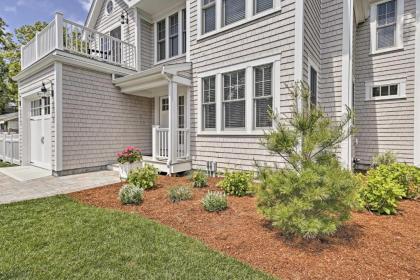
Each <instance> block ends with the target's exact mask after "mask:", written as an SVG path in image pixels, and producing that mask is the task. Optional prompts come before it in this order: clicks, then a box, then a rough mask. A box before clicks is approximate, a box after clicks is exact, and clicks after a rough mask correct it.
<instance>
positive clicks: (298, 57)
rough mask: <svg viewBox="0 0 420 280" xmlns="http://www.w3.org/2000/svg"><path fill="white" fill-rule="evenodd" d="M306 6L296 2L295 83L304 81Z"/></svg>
mask: <svg viewBox="0 0 420 280" xmlns="http://www.w3.org/2000/svg"><path fill="white" fill-rule="evenodd" d="M303 14H304V4H303V1H296V2H295V66H294V68H295V71H294V81H295V82H299V81H302V80H303V36H304V35H303V34H304V22H303Z"/></svg>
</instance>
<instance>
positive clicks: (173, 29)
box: [169, 13, 179, 57]
mask: <svg viewBox="0 0 420 280" xmlns="http://www.w3.org/2000/svg"><path fill="white" fill-rule="evenodd" d="M178 21H179V18H178V13H176V14H173V15H172V16H170V17H169V57H174V56H177V55H178V45H179V43H178V38H179V36H178Z"/></svg>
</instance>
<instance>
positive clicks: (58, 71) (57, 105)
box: [54, 62, 63, 171]
mask: <svg viewBox="0 0 420 280" xmlns="http://www.w3.org/2000/svg"><path fill="white" fill-rule="evenodd" d="M54 68H55V83H54V115H55V118H54V128H55V129H54V132H55V135H54V138H55V155H54V156H55V171H62V170H63V65H62V64H61V63H59V62H56V63H55V64H54Z"/></svg>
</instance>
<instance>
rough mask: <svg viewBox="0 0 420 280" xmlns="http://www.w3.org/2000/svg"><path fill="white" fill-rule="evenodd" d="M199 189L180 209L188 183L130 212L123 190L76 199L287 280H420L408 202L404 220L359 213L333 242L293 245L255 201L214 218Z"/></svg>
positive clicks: (160, 191) (417, 238)
mask: <svg viewBox="0 0 420 280" xmlns="http://www.w3.org/2000/svg"><path fill="white" fill-rule="evenodd" d="M215 182H216V179H213V180H211V181H210V187H209V188H204V189H194V197H193V200H191V201H184V202H180V203H176V204H173V203H171V202H169V200H168V199H167V192H168V188H169V187H171V186H175V185H186V184H189V182H188V179H187V178H171V177H160V178H159V180H158V188H157V189H154V190H150V191H147V192H146V194H145V201H144V203H143V204H142V205H140V206H122V205H121V204H120V202H119V200H118V190H119V188H120V186H121V184H116V185H111V186H106V187H102V188H97V189H92V190H87V191H82V192H78V193H74V194H71V195H70V196H71V197H72V198H74V199H76V200H78V201H81V202H83V203H87V204H90V205H94V206H97V207H104V208H114V209H120V210H122V211H126V212H130V213H132V212H135V213H138V214H140V215H142V216H145V217H148V218H150V219H153V220H156V221H158V222H160V223H162V224H165V225H168V226H170V227H172V228H175V229H177V230H178V231H181V232H183V233H185V234H187V235H190V236H193V237H196V238H197V239H199V240H202V241H203V242H204V243H206V244H207V245H208V246H209V247H211V248H213V249H216V250H219V251H222V252H224V253H226V254H228V255H230V256H232V257H235V258H237V259H239V260H241V261H244V262H246V263H249V264H250V265H252V266H254V267H256V268H259V269H261V270H264V271H266V272H268V273H271V274H273V275H275V276H278V277H280V278H282V279H420V203H419V202H415V201H403V202H401V204H400V214H398V215H396V216H376V215H374V214H371V213H353V216H352V220H351V221H349V222H348V223H347V224H346V225H345V226H344V227H342V229H340V231H339V232H338V233H337V234H336V235H335V236H333V237H329V238H327V239H324V240H312V241H307V240H290V239H286V238H284V237H282V236H281V233H280V232H279V231H278V230H275V229H272V228H271V227H270V225H269V223H267V221H266V220H264V218H263V217H262V216H261V215H260V214H258V212H257V210H256V206H255V204H256V200H255V198H253V197H242V198H238V197H229V198H228V202H229V209H228V210H226V211H224V212H222V213H208V212H206V211H205V210H203V208H202V206H201V199H202V197H203V195H204V194H205V193H206V192H207V191H209V190H215V189H216V187H215V186H214V185H215Z"/></svg>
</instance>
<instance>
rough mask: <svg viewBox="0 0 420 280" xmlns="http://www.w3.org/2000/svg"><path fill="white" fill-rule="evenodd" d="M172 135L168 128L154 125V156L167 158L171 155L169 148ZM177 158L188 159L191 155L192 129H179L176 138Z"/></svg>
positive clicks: (160, 158)
mask: <svg viewBox="0 0 420 280" xmlns="http://www.w3.org/2000/svg"><path fill="white" fill-rule="evenodd" d="M170 136H171V133H170V130H169V129H168V128H160V127H159V126H153V158H155V159H157V160H167V159H169V157H170V154H171V151H170V149H169V145H170V141H169V137H170ZM174 156H175V160H187V159H189V157H190V130H189V129H177V130H176V139H175V155H174Z"/></svg>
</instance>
